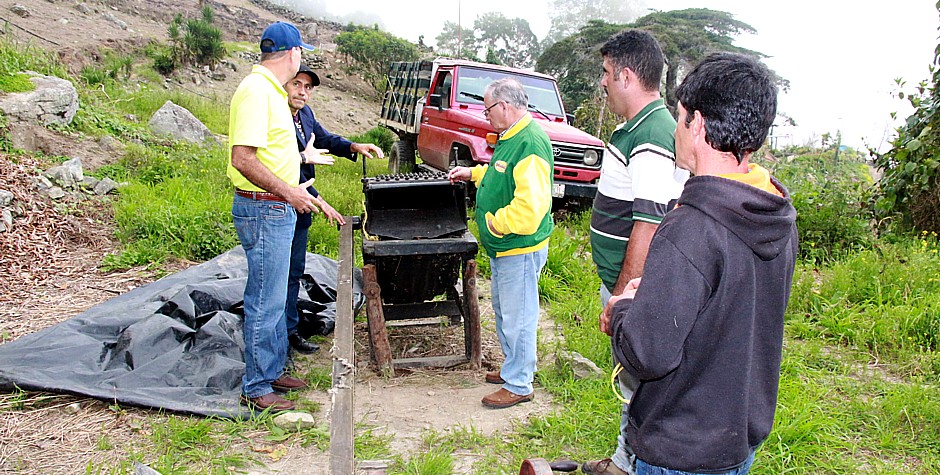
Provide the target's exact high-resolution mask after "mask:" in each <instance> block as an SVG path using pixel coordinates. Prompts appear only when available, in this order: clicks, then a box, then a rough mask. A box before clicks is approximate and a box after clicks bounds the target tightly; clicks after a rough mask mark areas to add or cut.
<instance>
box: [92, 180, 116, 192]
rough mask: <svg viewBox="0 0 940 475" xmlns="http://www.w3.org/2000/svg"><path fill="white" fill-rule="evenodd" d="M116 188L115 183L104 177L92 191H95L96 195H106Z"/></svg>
mask: <svg viewBox="0 0 940 475" xmlns="http://www.w3.org/2000/svg"><path fill="white" fill-rule="evenodd" d="M117 187H118V184H117V182H116V181H114V180H112V179H110V178H108V177H104V178H102V179H101V180H100V181H98V183H96V184H95V186H94V188H93V189H94V190H95V194H96V195H106V194H108V193H111V192H112V191H114V190H116V189H117Z"/></svg>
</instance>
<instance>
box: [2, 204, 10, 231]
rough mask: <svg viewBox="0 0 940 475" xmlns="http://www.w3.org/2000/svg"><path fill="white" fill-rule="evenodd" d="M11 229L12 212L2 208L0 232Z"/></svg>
mask: <svg viewBox="0 0 940 475" xmlns="http://www.w3.org/2000/svg"><path fill="white" fill-rule="evenodd" d="M12 230H13V213H11V212H10V210H8V209H6V208H3V209H2V210H0V233H5V232H7V231H12Z"/></svg>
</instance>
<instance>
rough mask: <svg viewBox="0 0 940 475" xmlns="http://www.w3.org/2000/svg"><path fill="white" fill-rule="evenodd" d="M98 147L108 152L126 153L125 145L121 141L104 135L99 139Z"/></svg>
mask: <svg viewBox="0 0 940 475" xmlns="http://www.w3.org/2000/svg"><path fill="white" fill-rule="evenodd" d="M98 145H99V146H100V147H101V148H102V149H104V150H106V151H108V152H123V151H124V144H122V143H121V141H120V140H118V139H116V138H114V137H112V136H110V135H102V136H101V138H100V139H98Z"/></svg>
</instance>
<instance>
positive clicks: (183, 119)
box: [148, 101, 215, 143]
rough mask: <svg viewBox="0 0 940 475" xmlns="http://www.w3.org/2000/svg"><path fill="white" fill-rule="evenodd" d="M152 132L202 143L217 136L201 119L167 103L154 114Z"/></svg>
mask: <svg viewBox="0 0 940 475" xmlns="http://www.w3.org/2000/svg"><path fill="white" fill-rule="evenodd" d="M148 125H149V126H150V130H152V131H153V132H154V133H156V134H161V135H169V136H171V137H173V138H175V139H178V140H187V141H190V142H194V143H200V142H205V141H209V140H211V141H212V142H215V136H213V135H212V132H210V131H209V128H208V127H206V126H205V125H204V124H203V123H202V122H199V119H197V118H196V116H194V115H193V114H192V113H191V112H189V111H188V110H186V109H185V108H183V107H180V106H178V105H176V104H174V103H173V102H171V101H166V102H165V103H164V104H163V107H161V108H160V110H158V111H156V112H154V114H153V117H151V118H150V122H149V123H148Z"/></svg>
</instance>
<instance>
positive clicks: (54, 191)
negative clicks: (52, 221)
mask: <svg viewBox="0 0 940 475" xmlns="http://www.w3.org/2000/svg"><path fill="white" fill-rule="evenodd" d="M45 193H46V196H48V197H49V198H52V199H54V200H57V199H59V198H61V197H63V196H65V190H63V189H62V188H59V187H58V186H53V187H52V188H49V189H48V190H45Z"/></svg>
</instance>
